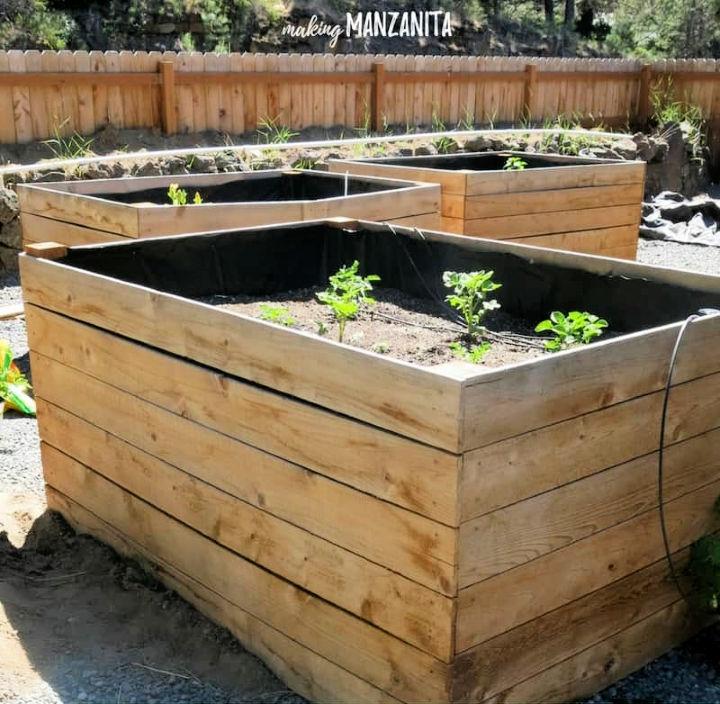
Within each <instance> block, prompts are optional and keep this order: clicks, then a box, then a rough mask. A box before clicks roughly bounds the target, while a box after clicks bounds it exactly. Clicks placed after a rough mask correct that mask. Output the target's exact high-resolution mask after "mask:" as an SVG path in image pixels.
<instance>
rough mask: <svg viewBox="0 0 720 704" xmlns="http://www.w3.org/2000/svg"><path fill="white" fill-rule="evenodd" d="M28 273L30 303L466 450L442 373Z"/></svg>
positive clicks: (34, 268) (451, 383) (144, 296)
mask: <svg viewBox="0 0 720 704" xmlns="http://www.w3.org/2000/svg"><path fill="white" fill-rule="evenodd" d="M20 266H21V270H22V277H23V290H24V295H25V299H26V301H27V302H29V303H34V304H36V305H38V306H41V307H43V308H47V309H49V310H54V311H57V312H59V313H63V314H65V315H68V316H70V317H73V318H76V319H79V320H82V321H84V322H87V323H90V324H93V325H97V326H98V327H101V328H104V329H106V330H112V331H115V332H117V333H119V334H122V335H125V336H126V337H130V338H133V339H136V340H138V341H140V342H144V343H146V344H149V345H153V346H155V347H159V348H161V349H165V350H167V351H169V352H172V353H173V354H177V355H180V356H181V357H186V358H189V359H192V360H194V361H197V362H200V363H202V364H206V365H208V366H211V367H214V368H216V369H219V370H222V371H225V372H228V373H229V374H232V375H235V376H238V377H240V378H243V379H247V380H249V381H252V382H255V383H259V384H263V385H265V386H269V387H271V388H275V389H277V390H278V391H281V392H283V393H287V394H290V395H292V396H296V397H299V398H302V399H304V400H306V401H310V402H312V403H315V404H318V405H320V406H324V407H326V408H330V409H332V410H335V411H339V412H341V413H345V414H347V415H350V416H352V417H355V418H358V419H360V420H363V421H366V422H368V423H371V424H373V425H377V426H379V427H381V428H386V429H388V430H392V431H395V432H397V433H400V434H401V435H405V436H407V437H411V438H414V439H416V440H421V441H424V442H427V443H428V444H431V445H434V446H437V447H441V448H443V449H448V450H451V451H454V450H456V449H457V447H458V426H457V412H458V409H459V403H460V388H461V385H460V383H459V382H457V381H456V380H454V379H452V378H447V377H445V376H444V375H443V374H442V373H441V372H436V371H433V370H432V369H431V368H422V367H418V366H415V365H412V364H409V363H404V362H399V361H396V360H389V359H385V358H384V357H383V356H382V355H379V354H375V353H372V352H364V351H360V350H356V349H351V348H349V347H347V346H345V345H342V344H339V343H335V342H331V341H329V340H325V339H321V338H318V337H316V336H314V335H311V334H307V333H301V332H298V331H291V330H287V329H283V328H280V327H279V326H276V325H272V324H269V323H265V322H263V321H259V320H255V319H250V318H247V317H245V316H241V315H238V314H236V313H232V312H230V311H226V310H221V309H218V308H214V307H212V306H209V305H205V304H202V303H198V302H195V301H191V300H187V299H182V298H180V297H178V296H173V295H170V294H166V293H161V292H158V291H154V290H151V289H148V288H145V287H143V286H138V285H134V284H129V283H125V282H122V281H117V280H114V279H111V278H109V277H105V276H100V275H98V274H92V273H90V272H87V271H82V270H80V269H74V268H70V267H66V266H63V265H62V264H60V263H58V262H47V261H44V260H38V259H32V258H30V257H21V262H20ZM349 370H352V373H349Z"/></svg>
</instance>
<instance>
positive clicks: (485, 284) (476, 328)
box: [443, 271, 502, 335]
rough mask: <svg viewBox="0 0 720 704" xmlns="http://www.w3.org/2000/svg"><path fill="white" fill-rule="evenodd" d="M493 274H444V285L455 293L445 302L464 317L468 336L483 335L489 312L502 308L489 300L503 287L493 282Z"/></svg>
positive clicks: (450, 272)
mask: <svg viewBox="0 0 720 704" xmlns="http://www.w3.org/2000/svg"><path fill="white" fill-rule="evenodd" d="M493 274H494V272H493V271H468V272H458V271H446V272H445V273H444V274H443V283H444V284H445V286H446V287H447V288H450V289H452V291H453V292H452V293H451V294H449V295H448V296H446V297H445V300H446V301H447V302H448V303H449V304H450V306H451V307H452V308H454V309H455V310H457V311H458V312H459V313H460V315H461V316H462V318H463V320H464V321H465V325H466V326H467V333H468V335H477V334H478V333H481V332H482V331H483V327H482V321H483V319H484V318H485V315H486V314H487V312H488V311H491V310H496V309H497V308H499V307H500V304H499V303H498V302H497V301H496V300H495V299H494V298H493V299H490V300H488V298H487V296H488V294H489V293H492V292H493V291H497V289H499V288H500V287H501V286H502V284H498V283H496V282H494V281H493V280H492V277H493Z"/></svg>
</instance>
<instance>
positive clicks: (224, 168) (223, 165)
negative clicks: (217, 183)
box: [215, 152, 247, 172]
mask: <svg viewBox="0 0 720 704" xmlns="http://www.w3.org/2000/svg"><path fill="white" fill-rule="evenodd" d="M215 166H216V168H217V170H218V171H220V172H235V171H247V167H246V166H245V163H244V162H243V160H242V159H240V157H239V156H238V155H237V154H236V153H233V152H223V153H220V154H218V155H217V156H216V157H215Z"/></svg>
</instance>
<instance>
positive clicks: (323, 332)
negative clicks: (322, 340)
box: [315, 320, 328, 336]
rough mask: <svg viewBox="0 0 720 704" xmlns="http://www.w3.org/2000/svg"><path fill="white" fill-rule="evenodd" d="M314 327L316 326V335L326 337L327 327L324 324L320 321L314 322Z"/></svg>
mask: <svg viewBox="0 0 720 704" xmlns="http://www.w3.org/2000/svg"><path fill="white" fill-rule="evenodd" d="M315 325H317V334H318V335H321V336H322V335H327V332H328V326H327V325H325V323H324V322H323V321H322V320H316V321H315Z"/></svg>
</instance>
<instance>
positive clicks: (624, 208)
mask: <svg viewBox="0 0 720 704" xmlns="http://www.w3.org/2000/svg"><path fill="white" fill-rule="evenodd" d="M464 222H465V226H464V230H465V231H464V233H463V234H466V235H472V236H477V237H486V238H488V239H493V240H495V239H497V240H502V239H508V238H511V237H515V238H517V237H523V238H525V237H531V236H533V235H547V234H556V233H560V232H580V231H586V230H599V229H604V228H607V227H622V226H623V225H634V226H635V227H637V226H638V225H639V222H640V201H638V202H637V203H636V204H634V205H610V206H601V207H594V208H584V209H579V210H568V211H559V212H556V213H531V214H525V215H507V216H502V217H487V218H481V219H477V220H465V221H464Z"/></svg>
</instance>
